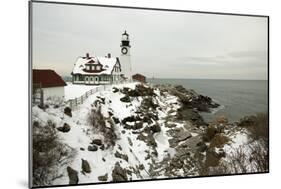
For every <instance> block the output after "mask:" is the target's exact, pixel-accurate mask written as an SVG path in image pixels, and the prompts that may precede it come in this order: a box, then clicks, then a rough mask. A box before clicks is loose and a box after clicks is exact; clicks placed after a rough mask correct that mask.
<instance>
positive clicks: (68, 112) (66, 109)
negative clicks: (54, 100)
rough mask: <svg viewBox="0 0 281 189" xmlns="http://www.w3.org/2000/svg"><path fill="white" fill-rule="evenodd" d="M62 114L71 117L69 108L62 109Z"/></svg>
mask: <svg viewBox="0 0 281 189" xmlns="http://www.w3.org/2000/svg"><path fill="white" fill-rule="evenodd" d="M64 114H65V115H68V116H69V117H72V113H71V108H69V107H66V108H64Z"/></svg>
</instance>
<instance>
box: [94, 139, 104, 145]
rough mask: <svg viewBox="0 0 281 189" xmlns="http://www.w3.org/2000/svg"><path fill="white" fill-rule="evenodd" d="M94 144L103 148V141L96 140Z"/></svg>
mask: <svg viewBox="0 0 281 189" xmlns="http://www.w3.org/2000/svg"><path fill="white" fill-rule="evenodd" d="M92 144H95V145H97V146H101V145H102V141H101V140H100V139H94V140H93V141H92Z"/></svg>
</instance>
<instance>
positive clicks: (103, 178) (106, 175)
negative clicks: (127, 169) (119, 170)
mask: <svg viewBox="0 0 281 189" xmlns="http://www.w3.org/2000/svg"><path fill="white" fill-rule="evenodd" d="M98 179H99V181H103V182H105V181H107V179H108V174H107V173H106V174H105V175H102V176H99V177H98Z"/></svg>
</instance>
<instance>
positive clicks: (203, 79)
mask: <svg viewBox="0 0 281 189" xmlns="http://www.w3.org/2000/svg"><path fill="white" fill-rule="evenodd" d="M147 79H148V80H159V79H165V80H222V81H228V80H229V81H268V80H267V79H266V80H264V79H208V78H147Z"/></svg>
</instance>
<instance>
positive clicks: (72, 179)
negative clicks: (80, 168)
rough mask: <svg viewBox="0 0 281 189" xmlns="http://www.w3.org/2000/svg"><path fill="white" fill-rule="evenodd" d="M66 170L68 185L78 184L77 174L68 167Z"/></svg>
mask: <svg viewBox="0 0 281 189" xmlns="http://www.w3.org/2000/svg"><path fill="white" fill-rule="evenodd" d="M66 170H67V174H68V178H69V184H70V185H74V184H78V182H79V178H78V172H77V171H76V170H74V169H72V168H71V167H69V166H68V167H67V168H66Z"/></svg>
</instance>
